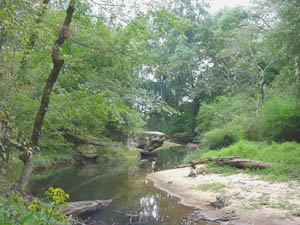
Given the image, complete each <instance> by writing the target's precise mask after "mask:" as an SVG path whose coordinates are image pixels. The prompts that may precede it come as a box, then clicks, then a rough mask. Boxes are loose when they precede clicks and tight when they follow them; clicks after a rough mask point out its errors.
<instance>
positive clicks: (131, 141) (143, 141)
mask: <svg viewBox="0 0 300 225" xmlns="http://www.w3.org/2000/svg"><path fill="white" fill-rule="evenodd" d="M164 140H166V135H165V134H164V133H161V132H156V131H139V132H136V133H135V134H133V135H131V136H129V137H128V140H127V145H128V146H129V147H135V148H139V149H142V150H145V151H148V152H151V151H153V150H154V149H156V148H159V147H160V146H162V145H163V143H164Z"/></svg>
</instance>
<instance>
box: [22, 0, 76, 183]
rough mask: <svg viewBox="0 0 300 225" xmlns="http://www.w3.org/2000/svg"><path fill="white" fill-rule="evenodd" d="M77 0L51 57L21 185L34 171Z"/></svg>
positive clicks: (24, 156) (71, 8)
mask: <svg viewBox="0 0 300 225" xmlns="http://www.w3.org/2000/svg"><path fill="white" fill-rule="evenodd" d="M75 1H76V0H70V3H69V6H68V9H67V15H66V18H65V21H64V24H63V26H62V28H61V29H60V32H59V35H58V38H57V40H56V42H55V44H54V46H53V48H52V54H51V57H52V61H53V69H52V71H51V73H50V74H49V76H48V79H47V82H46V86H45V88H44V92H43V96H42V100H41V105H40V109H39V111H38V113H37V115H36V118H35V121H34V127H33V131H32V136H31V142H30V144H29V145H30V148H31V151H25V152H24V154H23V155H22V157H21V159H22V160H23V162H24V168H23V172H22V175H21V178H20V181H19V182H20V185H21V186H26V185H27V183H28V181H29V177H30V174H31V172H32V164H33V153H34V151H35V149H36V147H37V146H38V143H39V139H40V134H41V130H42V125H43V121H44V118H45V114H46V112H47V109H48V105H49V102H50V95H51V92H52V88H53V86H54V83H55V81H56V79H57V77H58V74H59V72H60V69H61V67H62V66H63V64H64V60H63V59H62V58H60V55H59V49H60V47H61V46H62V45H63V43H64V42H65V40H66V38H67V37H68V34H69V28H70V23H71V20H72V16H73V12H74V10H75ZM28 149H29V148H28Z"/></svg>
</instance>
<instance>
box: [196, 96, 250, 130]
mask: <svg viewBox="0 0 300 225" xmlns="http://www.w3.org/2000/svg"><path fill="white" fill-rule="evenodd" d="M254 107H255V104H254V99H252V98H250V97H248V96H246V95H237V96H220V97H218V98H217V99H216V100H215V101H213V102H210V103H204V104H202V105H201V106H200V109H199V113H198V116H197V127H196V132H197V133H198V134H199V135H201V134H203V133H205V132H207V131H210V130H212V129H215V128H222V127H223V126H225V125H226V124H229V123H232V122H234V121H235V120H239V119H241V118H245V117H247V116H248V114H250V113H251V112H252V111H254Z"/></svg>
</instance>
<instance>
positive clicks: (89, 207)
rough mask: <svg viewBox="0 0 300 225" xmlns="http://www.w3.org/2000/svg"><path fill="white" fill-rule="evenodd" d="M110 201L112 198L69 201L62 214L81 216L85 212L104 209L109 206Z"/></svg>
mask: <svg viewBox="0 0 300 225" xmlns="http://www.w3.org/2000/svg"><path fill="white" fill-rule="evenodd" d="M111 202H112V200H95V201H79V202H70V203H68V206H67V208H66V209H65V210H64V214H65V215H66V216H70V215H72V216H83V215H85V214H88V213H91V212H95V211H98V210H101V209H104V208H106V207H107V206H109V204H110V203H111Z"/></svg>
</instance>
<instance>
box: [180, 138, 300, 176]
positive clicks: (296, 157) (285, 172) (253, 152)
mask: <svg viewBox="0 0 300 225" xmlns="http://www.w3.org/2000/svg"><path fill="white" fill-rule="evenodd" d="M222 156H240V157H243V158H247V159H253V160H257V161H264V162H271V163H276V164H278V167H272V168H267V169H264V170H258V169H250V168H247V169H245V170H244V171H245V172H248V173H255V174H261V175H264V177H265V178H266V179H269V180H288V179H291V178H292V179H300V144H299V143H296V142H284V143H275V142H273V143H271V144H266V143H259V142H251V141H245V140H242V141H239V142H238V143H236V144H233V145H231V146H229V147H226V148H223V149H221V150H213V151H208V152H204V153H203V151H202V150H201V149H197V150H196V151H194V152H193V153H192V154H190V155H188V156H187V157H186V158H185V161H189V160H193V159H199V158H206V157H222ZM229 171H230V169H228V167H226V169H224V172H225V173H226V172H229ZM220 172H222V170H220ZM230 172H233V171H230Z"/></svg>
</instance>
